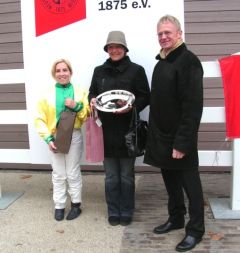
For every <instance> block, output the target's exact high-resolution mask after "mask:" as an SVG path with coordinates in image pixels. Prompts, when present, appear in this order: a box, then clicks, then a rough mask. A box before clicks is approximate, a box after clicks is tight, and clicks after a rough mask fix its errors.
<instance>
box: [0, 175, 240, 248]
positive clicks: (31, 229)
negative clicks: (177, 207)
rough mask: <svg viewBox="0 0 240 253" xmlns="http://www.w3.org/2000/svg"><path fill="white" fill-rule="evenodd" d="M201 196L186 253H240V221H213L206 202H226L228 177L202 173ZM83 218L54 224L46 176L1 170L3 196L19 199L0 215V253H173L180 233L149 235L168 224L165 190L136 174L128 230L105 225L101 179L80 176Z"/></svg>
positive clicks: (158, 177)
mask: <svg viewBox="0 0 240 253" xmlns="http://www.w3.org/2000/svg"><path fill="white" fill-rule="evenodd" d="M201 178H202V182H203V189H204V195H205V203H206V205H205V206H206V211H205V219H206V234H205V236H204V239H203V241H202V243H200V244H199V245H198V246H197V247H196V248H195V249H194V250H192V251H191V252H195V253H196V252H197V253H207V252H211V253H215V252H216V253H225V252H227V253H237V252H240V249H239V248H240V240H239V239H240V220H215V219H214V218H213V215H212V212H211V208H210V206H209V203H208V199H209V198H214V197H220V198H221V197H229V192H230V175H229V174H228V173H220V174H216V173H201ZM83 179H84V186H83V213H82V214H81V216H80V217H79V218H78V219H76V220H73V221H66V220H64V221H62V222H57V221H55V220H54V219H53V212H54V208H53V203H52V184H51V175H50V173H49V172H29V171H20V172H18V171H1V170H0V184H1V186H2V192H20V191H24V194H23V195H22V196H21V197H20V198H19V199H18V200H16V201H15V202H14V203H13V204H11V205H10V206H9V207H8V208H7V209H5V210H0V252H1V253H15V252H16V253H23V252H24V253H35V252H36V253H38V252H43V253H48V252H50V253H51V252H53V253H55V252H56V253H78V252H80V253H135V252H139V253H155V252H156V253H157V252H162V253H165V252H168V253H172V252H176V251H175V250H174V249H175V246H176V244H177V243H178V242H179V241H180V240H181V239H182V238H183V236H184V230H183V229H182V230H177V231H174V232H171V233H169V234H166V235H155V234H153V233H152V229H153V227H154V226H156V225H159V224H160V223H162V222H164V221H165V220H166V219H167V212H166V201H167V197H166V191H165V188H164V185H163V181H162V178H161V174H158V173H151V174H146V173H145V174H143V173H138V174H137V175H136V212H135V215H134V221H133V223H132V224H131V225H130V226H128V227H122V226H116V227H112V226H109V225H108V223H107V221H106V205H105V199H104V175H103V174H102V173H100V174H99V173H91V174H89V173H83Z"/></svg>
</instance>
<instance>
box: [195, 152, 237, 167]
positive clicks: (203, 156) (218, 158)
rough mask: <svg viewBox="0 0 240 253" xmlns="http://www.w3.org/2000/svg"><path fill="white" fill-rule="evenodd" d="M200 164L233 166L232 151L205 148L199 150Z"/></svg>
mask: <svg viewBox="0 0 240 253" xmlns="http://www.w3.org/2000/svg"><path fill="white" fill-rule="evenodd" d="M198 155H199V165H200V166H232V164H233V162H232V151H221V150H204V151H199V152H198Z"/></svg>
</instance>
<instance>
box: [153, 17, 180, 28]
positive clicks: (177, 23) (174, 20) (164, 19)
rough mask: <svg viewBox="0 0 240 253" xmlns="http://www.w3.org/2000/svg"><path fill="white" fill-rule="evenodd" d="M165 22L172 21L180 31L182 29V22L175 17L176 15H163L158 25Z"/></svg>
mask: <svg viewBox="0 0 240 253" xmlns="http://www.w3.org/2000/svg"><path fill="white" fill-rule="evenodd" d="M164 22H171V23H172V24H174V25H175V26H176V27H177V29H178V30H179V31H182V29H181V24H180V22H179V20H178V19H177V18H175V17H174V16H171V15H168V14H167V15H165V16H163V17H161V18H160V19H159V21H158V23H157V26H159V25H161V24H162V23H164Z"/></svg>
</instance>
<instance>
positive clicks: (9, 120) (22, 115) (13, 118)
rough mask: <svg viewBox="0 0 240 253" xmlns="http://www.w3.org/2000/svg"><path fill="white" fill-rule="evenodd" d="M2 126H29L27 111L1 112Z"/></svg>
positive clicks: (0, 122)
mask: <svg viewBox="0 0 240 253" xmlns="http://www.w3.org/2000/svg"><path fill="white" fill-rule="evenodd" d="M0 124H28V115H27V111H26V110H0Z"/></svg>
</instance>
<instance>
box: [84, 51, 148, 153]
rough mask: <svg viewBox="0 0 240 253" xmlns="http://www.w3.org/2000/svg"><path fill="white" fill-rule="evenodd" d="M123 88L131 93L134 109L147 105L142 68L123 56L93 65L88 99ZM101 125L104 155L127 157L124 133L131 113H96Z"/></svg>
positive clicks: (138, 109)
mask: <svg viewBox="0 0 240 253" xmlns="http://www.w3.org/2000/svg"><path fill="white" fill-rule="evenodd" d="M116 89H119V90H127V91H130V92H132V93H133V94H134V95H135V102H134V104H135V106H136V109H137V111H138V112H140V111H142V110H143V109H144V108H145V107H146V106H147V105H148V104H149V97H150V89H149V85H148V81H147V76H146V74H145V70H144V68H143V67H142V66H140V65H138V64H135V63H133V62H131V61H130V59H129V57H128V56H125V57H124V58H123V59H121V60H120V61H118V62H113V61H111V59H110V58H109V59H108V60H107V61H106V62H105V63H104V64H103V65H101V66H98V67H96V68H95V70H94V73H93V77H92V82H91V86H90V89H89V101H90V100H91V99H92V98H94V97H96V96H98V95H99V94H101V93H103V92H105V91H109V90H116ZM99 115H100V119H101V121H102V126H103V135H104V153H105V157H121V158H123V157H128V154H127V149H126V145H125V138H124V136H125V134H126V133H127V131H128V129H129V125H130V119H131V115H132V113H131V112H128V113H124V114H114V113H111V112H99Z"/></svg>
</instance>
